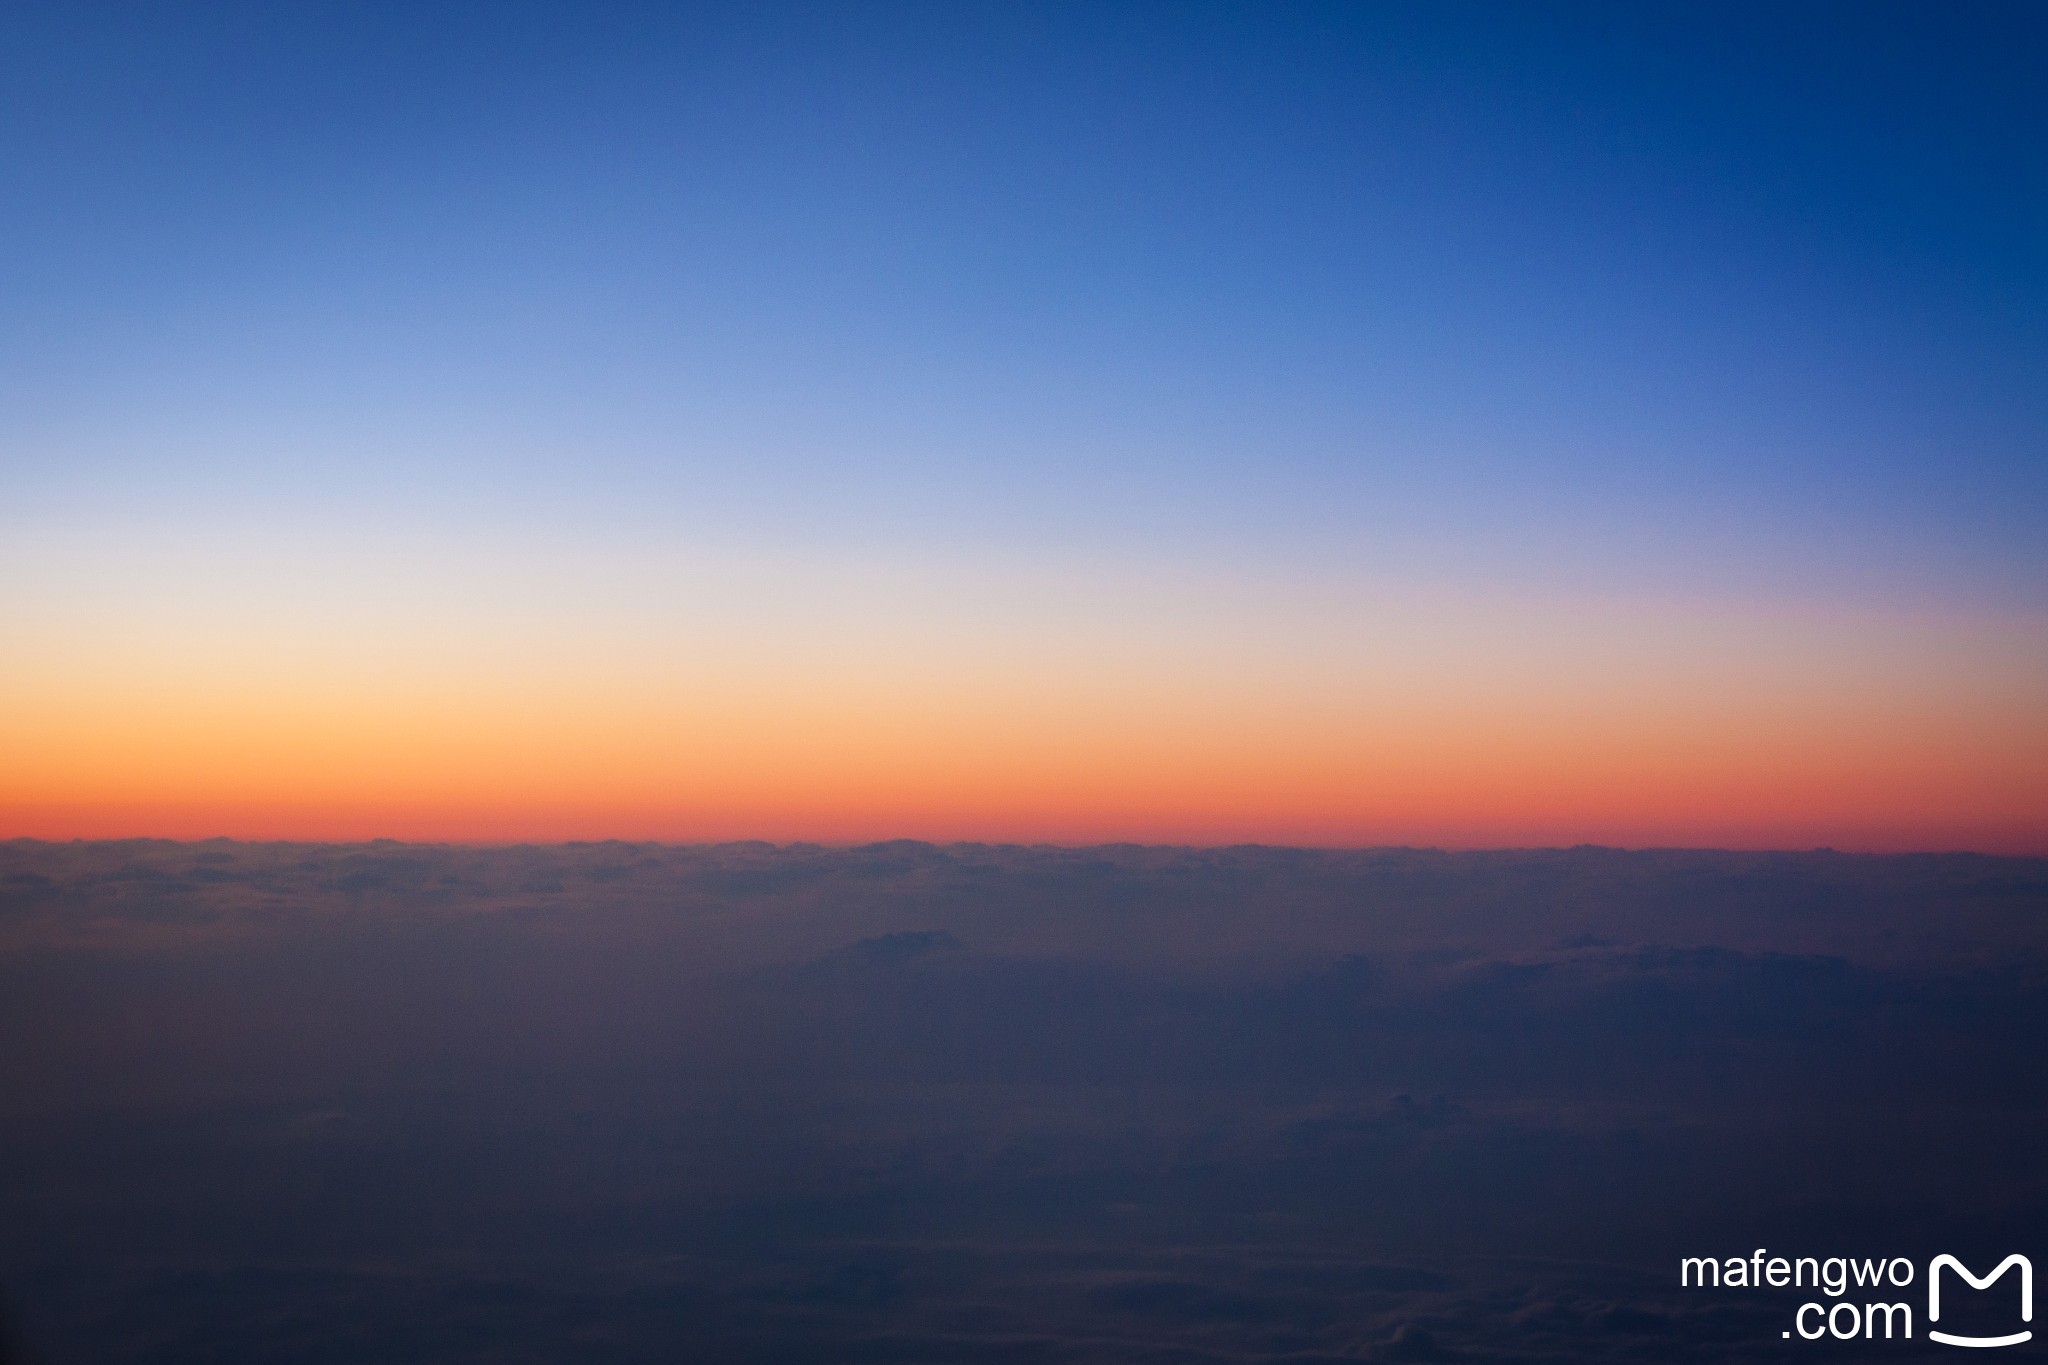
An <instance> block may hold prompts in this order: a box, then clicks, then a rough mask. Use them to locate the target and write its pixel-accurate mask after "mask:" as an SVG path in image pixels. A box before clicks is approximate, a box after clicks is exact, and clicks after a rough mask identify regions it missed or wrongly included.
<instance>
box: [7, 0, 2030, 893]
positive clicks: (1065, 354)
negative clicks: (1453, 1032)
mask: <svg viewBox="0 0 2048 1365" xmlns="http://www.w3.org/2000/svg"><path fill="white" fill-rule="evenodd" d="M2044 69H2048V10H2044V9H2043V8H2042V7H2041V6H2039V5H2037V4H2011V5H1998V4H1973V5H1968V6H1936V5H1916V6H1894V5H1885V4H1869V3H1859V4H1853V5H1840V6H1833V5H1756V6H1741V5H1727V4H1712V5H1708V4H1701V5H1697V6H1681V5H1658V6H1641V5H1621V4H1617V5H1613V6H1578V5H1574V6H1549V5H1537V4H1514V5H1508V4H1499V5H1481V6H1466V5H1459V4H1452V3H1432V4H1427V5H1421V4H1416V5H1401V4H1389V5H1371V6H1355V7H1354V6H1319V5H1252V4H1245V5H1222V6H1219V5H1199V4H1175V5H1157V6H1153V5H1086V6H1078V5H1077V6H1064V5H1035V4H1034V5H1006V6H993V5H992V6H986V7H978V6H971V5H964V4H945V5H931V6H887V5H847V6H795V7H784V6H773V5H747V6H733V7H725V8H724V9H720V8H716V7H704V8H701V9H700V8H695V7H684V6H654V5H647V6H639V5H601V4H597V5H593V4H577V5H568V4H559V5H557V4H509V3H508V4H489V5H484V4H476V5H447V4H432V3H408V4H402V5H401V4H389V5H377V4H352V5H333V6H322V5H315V4H303V5H301V4H295V5H289V6H277V5H259V4H248V5H190V6H161V5H145V4H139V3H138V4H134V5H120V6H112V5H92V4H75V3H72V4H62V5H56V4H52V5H47V6H42V5H25V4H24V5H10V6H8V7H7V8H6V12H5V14H4V16H0V305H4V306H0V836H4V835H7V834H30V835H37V836H43V837H70V836H74V835H102V834H162V835H178V836H196V835H210V834H232V835H241V836H272V835H292V836H307V837H365V836H373V835H392V836H398V837H421V838H458V839H506V838H559V837H600V836H608V835H618V836H624V837H660V838H670V839H695V838H727V837H750V836H751V837H765V838H773V839H791V838H809V839H820V840H830V841H836V840H849V839H865V838H873V837H888V836H895V835H909V836H920V837H938V838H951V837H973V838H988V839H1019V840H1038V839H1052V840H1062V841H1074V840H1100V839H1123V838H1132V839H1147V840H1154V839H1159V840H1176V841H1179V840H1193V841H1204V842H1207V841H1228V840H1240V839H1256V840H1263V841H1269V842H1312V843H1322V844H1373V843H1383V842H1413V843H1438V844H1448V845H1454V846H1455V845H1487V844H1526V843H1574V842H1581V841H1591V842H1608V843H1623V844H1724V845H1742V846H1776V845H1791V846H1807V845H1812V844H1832V845H1836V846H1840V847H1858V848H1929V847H1939V848H1951V847H1972V848H1982V849H1990V850H2012V851H2022V850H2023V851H2032V852H2048V531H2044V528H2048V82H2044V81H2043V79H2042V77H2041V74H2040V73H2041V72H2042V71H2043V70H2044Z"/></svg>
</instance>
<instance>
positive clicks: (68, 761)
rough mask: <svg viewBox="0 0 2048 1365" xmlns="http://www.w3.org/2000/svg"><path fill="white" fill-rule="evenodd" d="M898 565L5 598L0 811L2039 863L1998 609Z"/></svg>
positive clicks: (451, 827)
mask: <svg viewBox="0 0 2048 1365" xmlns="http://www.w3.org/2000/svg"><path fill="white" fill-rule="evenodd" d="M728 577H730V575H729V576H728ZM933 581H934V579H933V578H932V577H917V576H914V575H898V576H896V577H895V578H894V579H887V580H886V581H885V580H883V579H878V578H876V577H874V576H870V577H869V578H868V579H867V580H865V581H860V580H858V579H856V581H854V582H853V583H852V584H851V585H850V586H849V585H847V584H845V583H838V582H835V581H834V580H831V579H828V578H827V577H826V576H824V575H816V576H813V577H812V578H810V579H807V580H796V581H792V582H791V583H790V584H788V585H785V586H784V587H783V588H782V589H780V590H778V591H765V590H762V589H760V588H759V587H758V586H757V587H756V588H755V590H754V597H753V598H752V599H750V600H749V601H747V602H746V603H744V604H743V605H744V606H745V608H746V609H745V610H740V609H738V608H737V607H734V606H733V605H732V604H731V602H730V601H729V600H727V599H723V598H721V599H718V601H717V602H716V604H715V605H717V606H718V607H719V610H718V611H711V610H707V609H706V608H705V605H704V602H703V601H702V600H685V599H684V598H681V597H673V596H672V597H671V598H670V599H668V600H666V601H664V602H658V603H655V604H654V605H653V606H649V605H648V604H647V603H644V602H643V603H639V604H636V605H634V606H633V609H632V610H630V611H627V610H625V609H619V610H617V611H616V612H615V613H614V614H613V615H610V616H607V615H605V614H604V612H603V611H600V610H597V609H595V608H593V609H590V610H584V611H578V612H569V611H565V610H562V609H560V608H559V607H556V608H551V609H550V610H549V611H548V612H547V613H545V614H543V615H541V616H536V617H529V618H512V619H509V620H507V619H498V620H496V621H495V622H491V621H487V623H486V625H485V626H481V627H479V626H475V625H473V624H472V625H471V626H470V627H469V628H468V629H467V631H466V633H464V632H457V631H455V630H453V629H452V628H439V629H436V628H435V627H436V625H437V623H439V622H442V621H446V620H451V619H461V618H458V617H457V616H456V614H455V613H453V612H451V611H448V610H446V609H445V607H446V604H445V603H438V602H436V601H433V600H431V598H430V596H428V595H426V594H420V595H419V596H418V600H413V601H408V600H406V599H403V598H400V597H397V596H396V595H394V597H393V599H392V600H393V601H397V602H399V603H401V605H402V608H403V609H400V608H398V607H394V608H392V609H390V610H388V611H387V612H385V614H383V615H382V616H380V617H378V618H376V619H374V620H360V619H354V620H352V619H347V618H343V617H338V616H336V615H335V614H333V613H329V614H328V615H326V616H323V617H320V618H319V619H317V620H315V621H313V622H312V623H311V624H298V625H291V624H289V623H291V622H293V621H295V620H298V618H297V617H294V616H292V615H291V614H289V613H281V612H280V613H271V612H267V611H264V610H260V608H262V607H263V606H264V604H263V603H260V602H258V603H254V604H251V605H250V607H249V609H248V610H246V611H245V612H244V613H243V614H242V615H241V616H240V617H235V616H233V615H232V614H229V615H223V614H222V613H220V612H219V611H218V610H213V613H212V614H211V615H203V614H200V613H198V612H196V611H194V610H191V609H187V610H185V611H184V613H183V615H182V616H181V615H180V614H179V613H178V612H177V611H173V610H170V609H168V608H161V607H153V606H152V607H150V609H147V610H146V609H144V608H142V607H138V608H136V609H135V610H134V611H133V612H132V613H131V614H130V615H129V616H127V617H119V616H117V615H115V614H113V613H111V612H108V611H105V610H102V611H101V612H100V614H99V617H98V618H97V619H93V618H91V617H90V616H89V615H88V614H83V613H81V614H80V615H77V616H71V617H65V616H62V615H58V614H46V615H44V616H42V617H40V618H33V619H32V618H29V617H26V616H18V617H17V618H16V619H15V620H14V621H13V622H12V623H11V625H12V627H13V636H14V638H15V639H16V640H17V641H18V642H25V643H26V644H27V645H28V646H29V647H28V648H25V649H21V650H19V651H17V658H18V659H19V660H20V663H19V665H18V666H16V667H14V668H12V669H11V670H10V671H9V672H8V673H6V674H5V675H4V676H0V752H4V753H5V754H6V756H7V757H6V761H5V763H4V765H0V837H8V836H29V837H36V838H45V839H68V838H97V837H128V836H160V837H177V838H203V837H211V836H221V835H224V836H230V837H239V838H256V839H263V838H291V839H320V840H326V839H335V840H353V839H367V838H376V837H390V838H401V839H409V840H427V841H455V842H503V841H545V840H560V839H603V838H626V839H647V840H662V841H671V842H695V841H708V840H725V839H745V838H758V839H767V840H773V841H777V842H786V841H812V842H820V843H850V842H863V841H867V840H874V839H885V838H895V837H909V838H922V839H932V840H956V839H958V840H978V841H988V842H1023V843H1033V842H1047V843H1102V842H1118V841H1136V842H1160V843H1195V844H1219V843H1237V842H1260V843H1285V844H1304V845H1321V846H1364V845H1378V844H1416V845H1438V846H1445V847H1503V846H1516V845H1555V844H1574V843H1603V844H1615V845H1623V846H1650V845H1656V846H1717V847H1742V848H1758V847H1785V848H1800V847H1814V846H1817V845H1828V846H1832V847H1837V848H1842V849H1845V850H1873V851H1876V850H1908V849H1975V850H1979V851H1985V852H2003V853H2029V854H2048V705H2044V699H2048V687H2044V680H2048V629H2044V628H2043V625H2042V623H2041V622H2038V621H2035V620H2033V619H2031V618H2024V617H2022V618H2009V619H1977V620H1962V619H1956V618H1954V617H1933V616H1925V617H1913V616H1907V615H1897V614H1891V615H1886V614H1873V613H1863V614H1860V615H1859V614H1855V613H1848V612H1844V611H1840V610H1836V611H1810V612H1806V613H1804V614H1799V613H1789V612H1783V611H1780V612H1771V611H1765V610H1761V609H1747V610H1738V609H1734V608H1725V607H1723V608H1714V607H1703V606H1697V605H1695V606H1692V607H1673V606H1671V605H1669V604H1657V603H1647V604H1646V603H1630V602H1616V601H1606V602H1562V601H1548V602H1545V601H1501V600H1481V599H1469V598H1456V597H1453V596H1449V595H1441V594H1440V595H1438V596H1436V597H1433V598H1432V597H1429V596H1427V595H1418V594H1413V593H1410V594H1405V595H1398V596H1391V597H1389V596H1384V595H1382V596H1374V595H1373V594H1370V593H1364V592H1354V593H1352V594H1350V595H1348V596H1347V595H1344V594H1333V593H1325V594H1323V595H1322V596H1320V597H1318V596H1316V595H1315V594H1313V593H1306V592H1291V593H1289V592H1280V591H1266V592H1264V593H1263V594H1262V593H1260V592H1259V591H1255V590H1244V589H1228V588H1218V587H1217V585H1215V584H1201V583H1195V584H1185V583H1183V584H1166V585H1164V586H1161V585H1160V584H1158V583H1151V584H1145V583H1139V584H1136V585H1133V584H1132V583H1131V582H1128V581H1118V580H1115V579H1113V578H1108V577H1102V578H1093V579H1088V580H1086V581H1085V582H1078V583H1077V582H1072V581H1062V582H1053V583H1050V584H1048V583H1046V582H1039V583H1036V584H1025V585H1023V586H1021V587H1020V586H1019V585H1017V584H1016V583H1014V582H1012V583H1009V584H1007V585H1006V584H1004V583H1001V582H981V583H967V584H964V585H952V586H949V587H946V588H944V589H939V588H934V587H932V586H931V584H932V582H933ZM1233 591H1235V592H1236V596H1234V597H1233V596H1232V595H1231V593H1232V592H1233ZM217 596H218V595H217V594H216V595H215V597H213V598H208V597H206V596H205V595H204V594H202V593H197V592H195V593H193V594H191V595H190V596H189V597H188V599H187V600H188V601H202V600H204V601H209V602H211V601H215V600H217ZM617 596H618V594H613V595H612V596H610V597H607V596H605V595H604V594H602V593H598V592H592V593H591V594H590V600H592V601H597V602H611V601H614V600H616V598H617ZM145 605H146V606H147V605H149V604H145ZM476 615H477V614H476V613H474V612H472V613H471V614H470V618H469V619H471V620H474V618H475V616H476ZM486 615H487V614H486ZM82 619H83V620H88V621H89V622H90V624H89V625H80V624H79V621H80V620H82ZM281 622H283V623H286V624H280V623H281Z"/></svg>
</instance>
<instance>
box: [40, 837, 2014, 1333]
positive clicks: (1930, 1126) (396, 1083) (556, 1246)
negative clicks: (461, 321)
mask: <svg viewBox="0 0 2048 1365" xmlns="http://www.w3.org/2000/svg"><path fill="white" fill-rule="evenodd" d="M2044 915H2048V865H2044V864H2042V863H2040V862H2033V861H2026V860H2011V859H1992V858H1978V857H1968V856H1943V857H1924V858H1865V857H1851V856H1846V855H1839V854H1827V853H1819V854H1804V855H1792V854H1707V853H1693V852H1666V853H1628V852H1621V851H1616V850H1602V849H1577V850H1564V851H1537V852H1525V853H1489V854H1464V855H1452V854H1444V853H1435V852H1430V851H1424V850H1382V851H1368V852H1360V853H1317V852H1307V851H1301V850H1279V849H1262V848H1235V849H1212V850H1187V849H1154V848H1137V847H1118V848H1105V849H1078V850H1070V849H1013V848H994V847H984V846H978V845H958V846H947V847H933V846H929V845H922V844H909V843H896V844H885V845H875V846H869V847H865V848H858V849H850V850H841V851H835V850H827V849H820V848H790V849H781V848H775V847H771V846H767V845H758V844H747V845H730V846H721V847H711V848H668V847H661V846H655V845H636V844H618V843H607V844H584V845H565V846H559V847H516V848H506V849H493V850H479V849H467V848H454V847H446V848H443V847H417V846H405V845H395V844H379V845H362V846H350V847H323V846H304V845H282V844H274V845H250V844H230V843H225V842H219V841H215V842H210V843H206V844H197V845H186V844H176V843H167V842H160V841H131V842H124V843H120V844H105V845H94V844H66V845H49V844H35V843H28V842H16V843H12V844H4V845H0V1118H4V1120H5V1122H4V1123H0V1279H4V1283H5V1284H6V1286H7V1287H8V1290H9V1294H10V1301H11V1302H12V1303H13V1304H14V1305H15V1307H16V1311H17V1316H18V1317H19V1318H20V1322H21V1328H22V1330H23V1331H24V1332H25V1334H26V1335H27V1336H28V1337H29V1338H30V1339H31V1341H32V1344H33V1345H35V1346H36V1348H37V1349H39V1350H41V1351H42V1352H43V1355H42V1356H41V1357H38V1358H42V1359H48V1360H50V1361H74V1360H76V1361H95V1362H97V1361H143V1360H149V1361H185V1360H192V1361H199V1360H254V1359H261V1360H265V1361H272V1360H277V1361H293V1360H305V1361H317V1360H328V1359H333V1360H341V1359H349V1360H363V1359H378V1360H394V1361H403V1360H418V1361H451V1362H460V1361H483V1360H491V1361H523V1360H534V1361H542V1360H561V1359H569V1358H574V1359H587V1360H617V1361H635V1360H648V1361H654V1360H675V1359H691V1360H714V1361H715V1360H734V1361H752V1360H761V1361H793V1360H819V1361H843V1360H876V1361H911V1360H932V1361H977V1360H990V1361H994V1360H1043V1361H1137V1360H1147V1361H1169V1360H1173V1361H1296V1362H1303V1361H1311V1360H1351V1361H1356V1360H1493V1361H1509V1360H1523V1361H1537V1360H1599V1359H1607V1360H1674V1361H1724V1360H1727V1361H1732V1360H1756V1359H1773V1358H1777V1356H1778V1355H1780V1354H1784V1353H1786V1352H1788V1351H1790V1350H1791V1347H1792V1346H1802V1345H1803V1343H1799V1342H1796V1341H1795V1342H1792V1343H1791V1346H1787V1344H1786V1343H1785V1341H1784V1339H1783V1338H1781V1337H1780V1335H1779V1333H1780V1332H1781V1331H1782V1330H1783V1328H1784V1327H1785V1325H1786V1323H1787V1322H1788V1321H1789V1314H1790V1312H1791V1310H1792V1309H1793V1308H1794V1307H1796V1306H1797V1302H1798V1300H1797V1299H1795V1298H1788V1297H1787V1296H1786V1295H1784V1294H1775V1293H1758V1294H1741V1293H1728V1294H1719V1295H1716V1294H1702V1293H1700V1292H1698V1291H1681V1290H1679V1289H1678V1288H1677V1286H1676V1284H1675V1266H1676V1263H1677V1258H1678V1257H1679V1256H1681V1255H1695V1254H1721V1255H1732V1254H1738V1253H1739V1254H1747V1253H1748V1251H1750V1250H1751V1249H1753V1248H1754V1247H1755V1246H1758V1245H1764V1246H1770V1247H1777V1248H1784V1249H1789V1250H1793V1251H1796V1252H1798V1253H1800V1254H1805V1253H1809V1252H1811V1253H1816V1254H1821V1255H1829V1254H1879V1253H1883V1254H1887V1255H1889V1254H1903V1255H1909V1256H1918V1257H1921V1258H1922V1260H1923V1263H1924V1258H1925V1256H1926V1255H1927V1254H1930V1253H1931V1251H1933V1250H1938V1249H1949V1250H1955V1251H1957V1252H1958V1254H1963V1255H1965V1256H1966V1257H1967V1256H1970V1255H1978V1256H1982V1255H1983V1254H1985V1253H1995V1254H2003V1249H2014V1248H2022V1249H2023V1248H2024V1247H2025V1246H2027V1245H2030V1244H2028V1243H2027V1240H2026V1239H2028V1238H2029V1237H2031V1236H2033V1235H2034V1232H2035V1230H2036V1229H2038V1228H2039V1227H2040V1226H2043V1225H2044V1222H2048V1220H2044V1215H2048V1158H2044V1157H2043V1155H2042V1153H2043V1152H2044V1151H2048V1054H2044V1053H2043V1050H2042V1049H2041V1048H2040V1047H2039V1045H2038V1039H2040V1038H2041V1037H2043V1036H2048V933H2044V922H2043V917H2044ZM1994 1259H1995V1256H1994ZM1920 1344H1921V1343H1920V1342H1917V1341H1916V1342H1915V1343H1914V1344H1913V1346H1912V1347H1907V1346H1905V1345H1904V1344H1903V1343H1901V1344H1900V1346H1899V1347H1898V1349H1896V1350H1893V1351H1890V1352H1888V1354H1889V1355H1895V1356H1897V1357H1898V1358H1901V1359H1911V1358H1914V1356H1913V1351H1914V1350H1915V1349H1917V1347H1918V1346H1919V1345H1920ZM1807 1349H1808V1350H1809V1352H1810V1350H1811V1349H1812V1348H1810V1347H1809V1348H1807ZM18 1354H19V1353H18V1351H17V1355H18ZM1793 1354H1796V1352H1793ZM1787 1358H1790V1356H1789V1355H1788V1356H1787ZM0 1359H5V1358H4V1357H0Z"/></svg>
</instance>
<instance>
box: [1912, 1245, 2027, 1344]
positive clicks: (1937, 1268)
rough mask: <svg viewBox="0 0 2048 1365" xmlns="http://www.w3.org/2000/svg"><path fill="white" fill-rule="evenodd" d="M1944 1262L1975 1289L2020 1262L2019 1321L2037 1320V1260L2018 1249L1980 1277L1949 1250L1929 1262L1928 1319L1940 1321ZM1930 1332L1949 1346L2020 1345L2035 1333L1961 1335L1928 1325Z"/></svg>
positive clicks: (1986, 1284)
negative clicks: (2035, 1266) (2035, 1279)
mask: <svg viewBox="0 0 2048 1365" xmlns="http://www.w3.org/2000/svg"><path fill="white" fill-rule="evenodd" d="M1943 1266H1947V1267H1948V1268H1949V1269H1951V1270H1953V1271H1955V1273H1956V1274H1958V1275H1960V1276H1962V1277H1963V1278H1964V1279H1965V1280H1968V1281H1969V1282H1970V1288H1972V1289H1989V1288H1990V1287H1991V1285H1992V1282H1993V1281H1994V1280H1996V1279H1997V1278H1998V1277H1999V1276H2001V1275H2003V1274H2005V1272H2006V1271H2008V1270H2011V1269H2012V1268H2013V1267H2014V1266H2018V1267H2019V1268H2020V1321H2022V1322H2032V1321H2033V1320H2034V1263H2033V1262H2032V1261H2029V1260H2028V1259H2027V1258H2026V1257H2024V1256H2022V1255H2020V1254H2019V1253H2018V1252H2014V1253H2013V1254H2012V1255H2010V1256H2008V1257H2006V1258H2005V1259H2004V1260H2002V1261H2000V1262H1999V1263H1998V1269H1996V1270H1994V1271H1992V1272H1991V1273H1990V1274H1989V1275H1986V1276H1985V1277H1984V1278H1983V1279H1981V1280H1980V1279H1978V1278H1977V1277H1976V1276H1975V1275H1972V1274H1971V1273H1970V1269H1969V1267H1968V1266H1966V1265H1964V1264H1963V1263H1962V1262H1961V1261H1958V1260H1957V1259H1956V1258H1955V1257H1953V1256H1949V1255H1946V1254H1943V1255H1940V1256H1937V1257H1935V1258H1934V1260H1933V1261H1931V1262H1929V1264H1928V1266H1927V1321H1928V1322H1930V1323H1934V1322H1939V1321H1941V1268H1942V1267H1943ZM1927 1335H1928V1337H1929V1338H1930V1339H1932V1340H1934V1341H1939V1342H1943V1343H1945V1344H1947V1345H1949V1346H2017V1345H2019V1344H2020V1343H2021V1342H2023V1341H2031V1340H2032V1339H2033V1336H2034V1334H2033V1333H2032V1332H2014V1333H2013V1334H2012V1335H2011V1336H2005V1337H1958V1336H1951V1335H1950V1334H1949V1333H1947V1332H1937V1331H1935V1330H1934V1329H1933V1328H1932V1327H1930V1328H1928V1329H1927Z"/></svg>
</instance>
